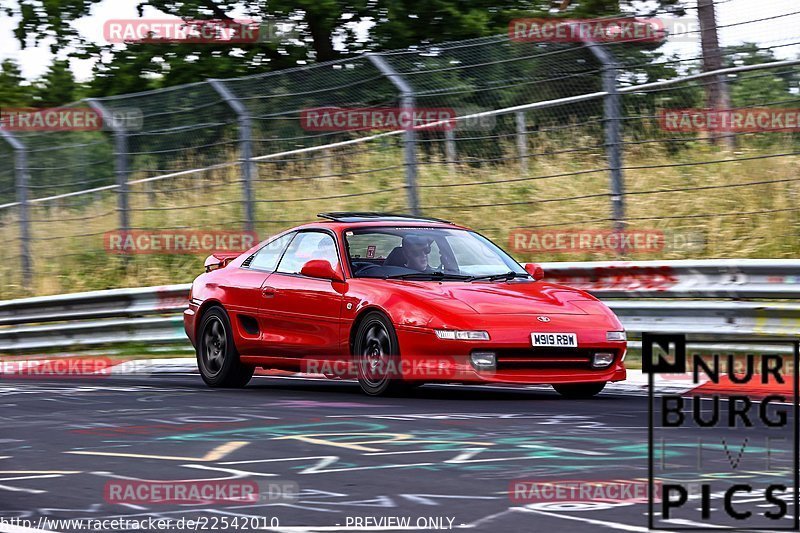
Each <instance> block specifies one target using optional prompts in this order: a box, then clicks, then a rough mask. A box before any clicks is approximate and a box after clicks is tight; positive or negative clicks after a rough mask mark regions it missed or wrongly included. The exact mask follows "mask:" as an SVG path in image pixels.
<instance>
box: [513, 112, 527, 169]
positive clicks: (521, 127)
mask: <svg viewBox="0 0 800 533" xmlns="http://www.w3.org/2000/svg"><path fill="white" fill-rule="evenodd" d="M514 115H515V117H516V119H517V152H519V171H520V173H522V174H526V173H527V172H528V130H527V126H526V125H525V112H524V111H517V112H516V113H514Z"/></svg>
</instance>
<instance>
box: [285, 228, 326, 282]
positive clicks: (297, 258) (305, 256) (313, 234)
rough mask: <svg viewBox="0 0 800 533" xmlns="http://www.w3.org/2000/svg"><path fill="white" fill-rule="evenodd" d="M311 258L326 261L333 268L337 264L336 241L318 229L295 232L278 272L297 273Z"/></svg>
mask: <svg viewBox="0 0 800 533" xmlns="http://www.w3.org/2000/svg"><path fill="white" fill-rule="evenodd" d="M312 259H324V260H326V261H328V262H329V263H330V264H331V266H332V267H333V268H334V270H335V269H336V268H337V266H338V265H339V257H338V256H337V255H336V243H335V242H334V240H333V237H331V236H330V235H328V234H327V233H322V232H319V231H304V232H301V233H298V234H297V238H295V239H294V240H293V241H292V244H290V245H289V248H288V249H287V250H286V253H285V254H284V255H283V259H281V264H280V265H278V272H282V273H284V274H299V273H300V270H301V269H302V268H303V265H305V264H306V263H308V262H309V261H311V260H312Z"/></svg>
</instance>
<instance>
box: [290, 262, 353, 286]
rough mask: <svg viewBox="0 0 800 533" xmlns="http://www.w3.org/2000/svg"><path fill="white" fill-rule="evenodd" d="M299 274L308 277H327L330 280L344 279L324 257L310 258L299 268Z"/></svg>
mask: <svg viewBox="0 0 800 533" xmlns="http://www.w3.org/2000/svg"><path fill="white" fill-rule="evenodd" d="M300 275H302V276H308V277H309V278H319V279H329V280H331V281H344V276H342V274H341V273H339V272H337V271H335V270H334V269H333V267H332V266H331V264H330V263H329V262H328V261H325V260H324V259H312V260H311V261H309V262H308V263H306V264H305V265H303V268H301V269H300Z"/></svg>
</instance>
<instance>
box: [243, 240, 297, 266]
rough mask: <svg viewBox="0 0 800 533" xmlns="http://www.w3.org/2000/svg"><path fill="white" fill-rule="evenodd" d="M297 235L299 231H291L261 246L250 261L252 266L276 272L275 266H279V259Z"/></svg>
mask: <svg viewBox="0 0 800 533" xmlns="http://www.w3.org/2000/svg"><path fill="white" fill-rule="evenodd" d="M295 235H297V233H294V232H293V233H289V234H288V235H284V236H283V237H281V238H279V239H275V240H274V241H272V242H271V243H269V244H267V245H266V246H264V247H263V248H261V249H260V250H259V251H257V252H256V256H255V257H254V258H253V260H252V261H250V268H256V269H258V270H267V271H269V272H274V271H275V267H276V266H278V260H279V259H280V258H281V254H282V253H283V251H284V250H285V249H286V246H287V245H288V244H289V241H291V240H292V237H294V236H295Z"/></svg>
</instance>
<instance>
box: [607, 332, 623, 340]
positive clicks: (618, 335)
mask: <svg viewBox="0 0 800 533" xmlns="http://www.w3.org/2000/svg"><path fill="white" fill-rule="evenodd" d="M606 340H607V341H626V340H628V335H627V333H625V332H624V331H606Z"/></svg>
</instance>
